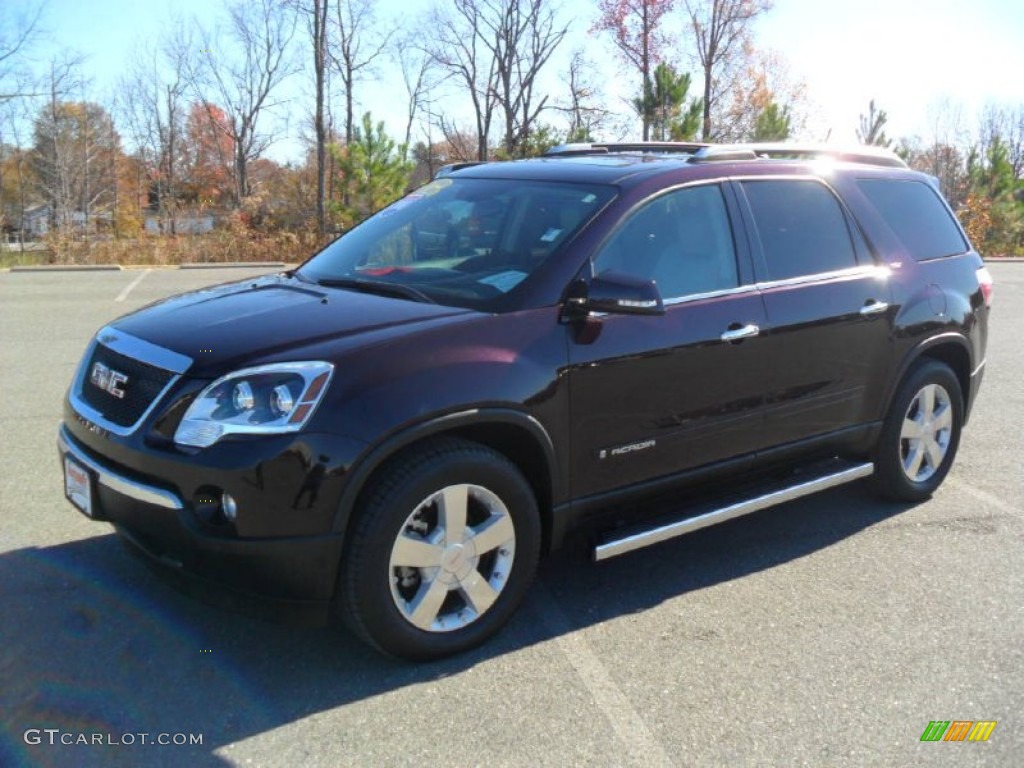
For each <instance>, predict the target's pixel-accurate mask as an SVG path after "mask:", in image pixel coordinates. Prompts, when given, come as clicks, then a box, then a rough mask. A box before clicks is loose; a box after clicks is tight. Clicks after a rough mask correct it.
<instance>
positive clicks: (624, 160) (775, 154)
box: [450, 142, 907, 184]
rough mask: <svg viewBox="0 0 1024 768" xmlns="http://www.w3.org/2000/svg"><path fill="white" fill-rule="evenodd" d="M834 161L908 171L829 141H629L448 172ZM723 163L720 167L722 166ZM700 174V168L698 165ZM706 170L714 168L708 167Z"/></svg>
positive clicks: (551, 176)
mask: <svg viewBox="0 0 1024 768" xmlns="http://www.w3.org/2000/svg"><path fill="white" fill-rule="evenodd" d="M821 161H832V162H836V163H854V164H857V165H861V166H870V167H875V168H888V169H893V170H896V169H906V168H907V165H906V163H905V162H904V161H903V160H902V159H901V158H900V157H898V156H897V155H896V154H895V153H893V152H891V151H890V150H888V149H885V148H883V147H873V146H863V145H854V146H843V145H831V144H797V143H786V142H783V143H770V144H767V143H756V144H701V143H692V142H631V143H608V144H602V143H594V144H565V145H562V146H558V147H554V148H552V149H550V150H548V152H547V153H545V155H544V156H543V157H539V158H532V159H528V160H516V161H513V162H494V163H482V164H476V165H473V166H471V167H466V168H463V169H460V170H457V171H454V172H453V173H451V174H450V175H451V176H455V177H467V178H497V179H532V180H537V181H567V182H577V183H588V182H589V183H599V184H623V183H625V182H627V181H629V180H638V179H640V178H647V177H650V176H654V175H657V174H659V173H663V172H667V171H672V170H679V169H680V167H690V168H693V169H694V171H695V172H694V177H697V178H699V177H703V176H709V175H718V173H720V172H721V171H724V170H726V169H725V168H723V167H722V165H725V164H728V165H729V166H730V167H729V168H728V171H727V172H728V173H736V172H742V171H741V170H738V169H746V170H748V171H749V170H751V169H752V167H758V168H760V169H765V168H766V167H768V168H777V167H779V166H780V164H784V165H787V166H792V165H794V164H796V165H803V166H806V165H808V164H813V163H820V162H821ZM720 164H721V165H720ZM702 167H703V168H704V172H699V171H698V169H699V168H702ZM710 168H714V169H716V170H713V171H710V172H709V169H710Z"/></svg>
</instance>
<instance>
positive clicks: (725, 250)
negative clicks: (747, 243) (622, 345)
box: [594, 184, 739, 299]
mask: <svg viewBox="0 0 1024 768" xmlns="http://www.w3.org/2000/svg"><path fill="white" fill-rule="evenodd" d="M607 271H615V272H624V273H625V274H627V275H632V276H634V277H638V278H641V279H644V280H654V281H655V283H656V284H657V286H658V290H660V291H661V295H662V297H663V298H666V299H671V298H677V297H680V296H688V295H691V294H695V293H707V292H710V291H718V290H723V289H726V288H735V287H736V286H737V285H738V284H739V280H738V277H737V271H736V250H735V248H734V246H733V241H732V229H731V228H730V226H729V214H728V212H727V210H726V207H725V200H724V199H723V197H722V190H721V189H720V188H719V186H718V185H717V184H712V185H705V186H699V187H687V188H684V189H679V190H676V191H674V192H669V193H668V194H665V195H662V196H661V197H659V198H657V199H655V200H652V201H650V202H648V203H645V204H644V205H643V206H642V207H641V208H640V209H639V210H637V211H635V212H634V213H632V214H631V215H630V216H629V218H627V219H626V221H625V223H624V224H623V225H622V226H621V227H620V228H619V229H618V231H617V232H616V233H615V234H614V235H612V237H611V239H610V240H609V241H608V242H607V243H606V244H605V245H604V247H603V248H602V249H601V251H600V252H599V253H598V254H597V256H596V257H595V258H594V272H595V274H600V273H601V272H607Z"/></svg>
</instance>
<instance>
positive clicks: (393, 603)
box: [336, 438, 541, 661]
mask: <svg viewBox="0 0 1024 768" xmlns="http://www.w3.org/2000/svg"><path fill="white" fill-rule="evenodd" d="M442 489H445V492H444V494H442V493H441V491H442ZM463 489H465V491H464V492H465V495H464V497H463V496H462V494H463ZM446 494H450V495H446ZM361 498H362V501H361V503H360V508H359V509H357V510H356V511H355V514H356V518H355V520H354V521H353V524H352V527H351V528H350V534H349V540H348V542H347V544H346V547H345V556H344V560H343V562H342V564H341V569H340V573H339V584H338V589H337V590H336V599H337V602H338V608H339V609H340V613H341V617H342V619H343V620H344V622H345V623H346V624H347V625H348V626H349V628H350V629H352V630H353V631H354V632H355V633H356V634H357V635H358V636H359V637H361V638H362V639H363V640H365V641H366V642H368V643H369V644H370V645H372V646H374V647H375V648H377V649H378V650H380V651H382V652H384V653H387V654H390V655H393V656H398V657H402V658H406V659H411V660H415V661H425V660H429V659H438V658H442V657H444V656H449V655H451V654H455V653H459V652H461V651H465V650H468V649H470V648H473V647H475V646H477V645H480V644H481V643H483V642H484V641H485V640H487V639H488V638H490V637H491V636H492V635H494V634H495V633H496V632H497V631H498V630H499V629H501V627H502V626H503V625H504V624H505V622H506V621H508V619H509V617H510V616H511V615H512V613H513V612H514V611H515V609H516V607H517V606H518V605H519V603H520V602H521V601H522V599H523V597H524V596H525V595H526V592H527V590H528V589H529V586H530V582H531V581H532V579H533V575H534V573H535V571H536V569H537V561H538V558H539V554H540V541H541V526H540V517H539V513H538V510H537V501H536V499H535V498H534V495H533V490H532V489H531V487H530V484H529V483H528V482H527V481H526V479H525V478H524V477H523V475H522V473H521V472H520V471H519V470H518V469H517V468H516V466H515V465H514V464H512V462H511V461H509V460H508V459H507V458H506V457H505V456H503V455H502V454H500V453H498V452H496V451H493V450H491V449H490V448H487V447H485V446H483V445H479V444H478V443H473V442H469V441H466V440H461V439H454V438H443V439H438V440H434V441H431V442H430V443H427V444H424V445H422V446H419V447H416V448H413V449H411V450H410V451H407V452H405V453H403V454H401V455H400V456H398V457H396V458H395V459H393V460H391V461H389V462H388V463H387V464H386V465H385V466H383V467H382V468H381V470H380V471H379V472H378V473H377V475H376V476H375V477H374V479H373V480H371V485H370V486H369V487H368V488H367V491H366V493H365V494H364V495H363V496H362V497H361ZM460 498H464V499H465V501H464V502H462V504H461V507H462V509H464V510H465V515H464V519H465V526H463V528H462V531H463V533H462V534H461V535H462V537H463V538H462V539H460V540H461V541H463V543H461V544H460V543H458V542H451V543H446V542H447V538H448V535H449V533H448V527H446V525H447V524H446V522H445V521H446V520H447V519H448V517H447V514H448V513H447V512H445V511H444V510H445V507H446V505H448V504H449V499H452V502H451V505H452V509H453V510H456V509H457V508H459V507H460V503H459V502H458V499H460ZM430 500H433V501H432V502H430V503H425V502H428V501H430ZM452 514H453V518H452V520H453V523H452V525H451V526H450V527H451V529H452V530H458V528H457V520H458V515H457V514H456V513H454V512H453V513H452ZM506 518H507V519H506ZM495 523H500V526H496V525H494V524H495ZM510 524H511V525H510ZM489 528H490V529H493V530H491V531H490V533H489V534H488V536H487V537H482V538H479V539H478V538H476V537H477V536H480V535H481V533H482V532H483V531H484V530H488V529H489ZM499 528H500V530H499ZM510 530H511V532H512V539H511V543H509V540H508V539H507V538H502V540H503V541H504V542H505V543H503V544H498V545H495V544H494V541H496V540H497V539H496V538H495V537H507V535H508V532H509V531H510ZM400 535H401V536H402V537H403V542H405V543H408V540H409V539H412V540H413V541H414V543H415V544H416V545H417V547H420V549H417V554H419V553H421V552H424V551H426V552H427V553H428V555H429V556H430V557H433V556H435V555H438V553H440V555H439V557H440V562H439V565H437V566H429V567H420V566H412V567H410V566H407V565H397V566H396V565H395V564H394V563H393V562H392V558H393V557H395V558H396V559H397V560H401V559H402V556H400V555H399V554H398V551H399V550H398V548H397V545H398V542H399V536H400ZM453 535H459V534H453ZM485 538H486V541H485ZM476 542H479V543H480V544H479V546H480V548H481V549H483V548H485V547H490V549H488V550H487V551H485V552H482V553H476ZM423 547H426V549H423ZM467 553H470V554H467ZM410 562H411V561H410ZM448 569H451V570H448ZM464 574H465V576H463V575H464ZM474 574H475V575H474ZM481 581H483V582H486V586H485V585H483V584H481V583H480V582H481ZM467 585H469V586H468V587H467ZM478 589H479V590H483V592H478V591H477V590H478ZM431 590H433V592H431ZM488 590H490V591H488ZM442 592H443V594H444V596H443V598H436V596H437V595H439V594H441V593H442ZM428 593H429V594H428ZM494 594H496V595H497V597H496V599H494V600H493V603H489V602H488V600H490V599H493V595H494ZM481 595H483V597H484V598H485V599H484V600H479V598H480V596H481ZM473 596H475V597H476V599H477V600H478V604H475V603H474V602H472V599H471V598H472V597H473ZM431 598H436V599H441V600H443V602H442V603H440V604H439V607H438V609H437V612H436V613H435V614H433V618H432V619H430V618H429V617H430V616H431V615H432V614H431V609H430V608H425V609H424V611H423V613H422V614H419V615H418V614H417V613H416V611H415V610H413V608H414V607H415V606H417V605H418V606H421V607H422V606H424V605H427V604H429V605H431V606H432V605H434V604H435V602H436V601H435V600H432V599H431ZM478 605H479V606H482V608H481V609H480V610H477V607H478ZM425 617H427V619H428V620H429V621H432V624H431V625H430V626H429V627H425V626H423V622H424V619H425ZM415 621H418V622H420V623H419V624H417V623H415Z"/></svg>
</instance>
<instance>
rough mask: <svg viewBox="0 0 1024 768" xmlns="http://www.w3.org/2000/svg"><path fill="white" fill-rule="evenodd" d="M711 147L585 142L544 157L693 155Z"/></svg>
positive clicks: (677, 143) (679, 143) (562, 146)
mask: <svg viewBox="0 0 1024 768" xmlns="http://www.w3.org/2000/svg"><path fill="white" fill-rule="evenodd" d="M707 146H709V145H708V144H702V143H699V142H686V141H628V142H621V141H619V142H583V143H574V144H560V145H558V146H557V147H552V148H551V149H549V150H548V151H547V152H545V153H544V157H571V156H573V155H607V154H610V153H612V152H630V153H641V154H652V155H674V154H687V155H692V154H693V153H694V152H696V151H697V150H699V149H703V148H704V147H707Z"/></svg>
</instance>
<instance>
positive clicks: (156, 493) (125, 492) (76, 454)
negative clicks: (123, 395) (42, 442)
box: [57, 424, 185, 510]
mask: <svg viewBox="0 0 1024 768" xmlns="http://www.w3.org/2000/svg"><path fill="white" fill-rule="evenodd" d="M57 450H58V451H59V452H60V456H61V460H62V461H63V459H64V457H65V456H66V455H68V454H70V455H71V458H72V459H74V460H75V461H77V462H78V463H79V464H81V465H82V466H84V467H86V468H88V469H89V470H90V471H91V472H93V473H94V474H95V475H96V480H97V482H98V483H99V484H100V485H103V486H106V487H107V488H109V489H110V490H112V491H114V492H115V493H120V494H121V495H122V496H127V497H128V498H130V499H135V500H136V501H141V502H143V503H144V504H152V505H154V506H157V507H163V508H164V509H174V510H178V509H184V508H185V504H184V502H183V501H182V500H181V499H180V498H178V496H177V495H175V494H174V493H171V492H170V491H165V490H164V489H162V488H155V487H153V486H151V485H146V484H144V483H140V482H137V481H135V480H132V479H130V478H127V477H125V476H124V475H122V474H119V473H117V472H114V471H113V470H110V469H107V468H106V467H104V466H103V465H102V464H100V463H99V462H97V461H94V460H93V459H90V458H89V457H88V456H86V455H85V453H84V452H83V451H82V450H81V449H80V448H79V447H78V446H77V445H76V443H75V441H74V438H72V437H71V435H70V434H68V428H67V427H66V426H64V425H63V424H61V425H60V431H59V432H58V433H57Z"/></svg>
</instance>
